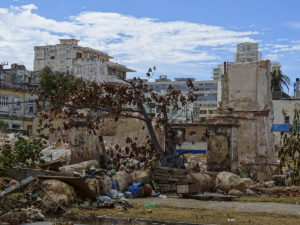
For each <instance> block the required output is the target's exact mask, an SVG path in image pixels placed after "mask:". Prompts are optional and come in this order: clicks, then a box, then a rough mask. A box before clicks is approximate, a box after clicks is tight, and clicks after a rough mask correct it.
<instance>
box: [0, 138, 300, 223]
mask: <svg viewBox="0 0 300 225" xmlns="http://www.w3.org/2000/svg"><path fill="white" fill-rule="evenodd" d="M17 137H18V135H16V134H6V135H3V134H1V135H0V144H2V145H3V143H4V142H5V141H4V140H7V139H9V140H10V141H12V142H13V141H15V140H17ZM105 145H106V147H107V148H108V149H109V151H108V152H109V154H108V165H107V167H106V169H102V168H100V163H99V162H98V160H89V161H83V162H79V163H76V164H70V162H71V158H72V151H71V149H70V147H69V146H68V145H62V144H61V145H60V146H56V147H55V146H49V147H47V148H45V149H43V150H42V151H41V153H42V159H43V162H42V163H40V165H39V169H37V170H32V169H29V168H26V169H19V170H21V172H22V170H23V173H19V172H15V173H12V174H11V175H12V177H11V176H9V175H7V173H6V172H7V171H6V170H5V169H1V168H0V172H1V173H0V203H1V204H0V222H5V223H10V224H16V225H17V224H19V223H21V222H33V221H42V220H44V219H45V216H44V215H45V214H48V213H53V212H55V213H57V212H65V213H66V212H68V210H69V209H70V208H74V207H75V208H85V209H97V208H118V207H119V208H123V209H125V210H128V209H129V208H131V207H132V205H131V204H130V202H129V201H128V199H130V198H144V197H150V196H152V197H160V198H167V197H168V196H167V195H166V194H168V195H169V194H172V195H174V194H175V195H177V196H179V197H185V198H193V199H199V200H224V201H230V200H232V199H233V198H235V197H238V196H242V195H257V196H258V195H260V194H262V193H268V194H270V193H271V194H274V195H276V196H277V197H282V196H300V190H294V189H289V188H286V189H280V190H279V189H278V190H275V189H274V187H275V186H280V185H281V186H287V185H290V183H291V179H290V173H289V172H286V173H284V174H283V175H274V176H273V180H268V181H260V182H256V181H255V180H252V179H251V178H241V177H240V176H239V175H237V174H234V173H231V172H226V171H221V172H218V173H209V172H207V169H206V164H205V162H203V161H202V160H201V159H200V158H199V157H196V156H192V157H190V158H189V159H188V160H187V163H186V169H177V168H167V167H159V166H153V167H151V168H150V169H146V168H145V166H144V163H141V162H139V161H138V160H135V159H132V158H130V157H128V156H127V155H126V154H124V155H122V154H123V153H122V151H117V150H116V148H115V147H114V146H113V145H112V144H110V143H108V142H106V143H105ZM110 153H111V154H110ZM118 154H119V156H118V157H119V158H118V160H119V162H118V163H117V164H116V163H115V160H116V155H118ZM25 170H26V171H25ZM10 172H11V170H10ZM1 174H2V175H1ZM25 175H26V176H25ZM266 190H267V191H266ZM268 190H269V191H268ZM274 190H275V191H274ZM151 204H152V203H151ZM153 204H154V205H155V203H153ZM145 207H146V208H147V207H148V206H146V205H145Z"/></svg>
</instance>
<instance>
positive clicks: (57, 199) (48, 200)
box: [42, 179, 76, 210]
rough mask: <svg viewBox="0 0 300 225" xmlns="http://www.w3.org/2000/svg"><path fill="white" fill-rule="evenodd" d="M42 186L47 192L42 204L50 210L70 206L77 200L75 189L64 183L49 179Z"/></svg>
mask: <svg viewBox="0 0 300 225" xmlns="http://www.w3.org/2000/svg"><path fill="white" fill-rule="evenodd" d="M42 185H43V187H44V189H45V191H46V193H44V196H43V197H42V202H43V204H44V206H45V207H46V209H48V210H50V209H52V208H57V207H58V206H67V205H70V204H71V203H73V202H74V200H75V196H76V194H75V191H74V188H73V187H72V186H71V185H69V184H67V183H65V182H63V181H60V180H57V179H49V180H44V181H43V182H42Z"/></svg>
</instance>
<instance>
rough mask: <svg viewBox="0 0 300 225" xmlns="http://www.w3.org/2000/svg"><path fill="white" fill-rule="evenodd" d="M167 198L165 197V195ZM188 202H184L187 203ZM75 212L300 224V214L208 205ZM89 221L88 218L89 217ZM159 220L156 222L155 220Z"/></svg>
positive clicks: (187, 220)
mask: <svg viewBox="0 0 300 225" xmlns="http://www.w3.org/2000/svg"><path fill="white" fill-rule="evenodd" d="M163 200H165V199H163ZM183 205H184V204H183ZM73 213H74V214H76V215H80V214H85V215H99V216H113V217H122V218H140V219H147V220H152V221H177V222H185V223H188V224H202V225H204V224H205V225H208V224H210V225H212V224H218V225H228V224H239V225H240V224H247V225H291V224H293V225H294V224H295V225H296V224H300V216H295V215H288V214H286V215H283V214H274V213H262V212H260V213H258V212H239V211H230V210H228V209H227V210H217V209H207V208H181V207H164V206H161V205H158V206H157V207H156V208H152V209H144V207H143V205H135V206H134V208H131V209H129V210H124V209H122V208H120V207H117V208H115V209H98V210H79V209H74V212H73ZM86 223H87V224H89V222H88V221H86ZM153 224H155V223H153Z"/></svg>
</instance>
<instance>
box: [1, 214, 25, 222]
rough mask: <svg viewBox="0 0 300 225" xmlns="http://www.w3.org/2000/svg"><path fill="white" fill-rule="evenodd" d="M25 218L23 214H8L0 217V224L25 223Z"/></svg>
mask: <svg viewBox="0 0 300 225" xmlns="http://www.w3.org/2000/svg"><path fill="white" fill-rule="evenodd" d="M26 220H27V216H26V213H25V212H8V213H6V214H4V215H2V216H1V217H0V221H1V223H10V224H12V223H14V222H15V221H19V222H26Z"/></svg>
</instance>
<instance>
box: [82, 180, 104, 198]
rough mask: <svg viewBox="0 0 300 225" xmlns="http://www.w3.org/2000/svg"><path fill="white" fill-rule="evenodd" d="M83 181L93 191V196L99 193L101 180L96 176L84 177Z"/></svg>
mask: <svg viewBox="0 0 300 225" xmlns="http://www.w3.org/2000/svg"><path fill="white" fill-rule="evenodd" d="M84 182H85V183H86V184H87V186H88V187H89V188H90V190H91V191H92V192H93V193H94V195H95V196H98V195H101V194H102V193H101V181H100V180H99V179H97V178H86V179H85V180H84Z"/></svg>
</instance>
